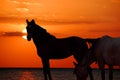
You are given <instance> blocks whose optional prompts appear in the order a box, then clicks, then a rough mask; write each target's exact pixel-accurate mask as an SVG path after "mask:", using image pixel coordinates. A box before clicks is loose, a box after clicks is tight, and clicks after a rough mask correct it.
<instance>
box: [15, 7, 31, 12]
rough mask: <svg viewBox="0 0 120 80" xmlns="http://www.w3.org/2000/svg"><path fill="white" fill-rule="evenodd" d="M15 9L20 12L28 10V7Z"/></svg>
mask: <svg viewBox="0 0 120 80" xmlns="http://www.w3.org/2000/svg"><path fill="white" fill-rule="evenodd" d="M16 10H17V11H20V12H28V11H29V9H28V8H16Z"/></svg>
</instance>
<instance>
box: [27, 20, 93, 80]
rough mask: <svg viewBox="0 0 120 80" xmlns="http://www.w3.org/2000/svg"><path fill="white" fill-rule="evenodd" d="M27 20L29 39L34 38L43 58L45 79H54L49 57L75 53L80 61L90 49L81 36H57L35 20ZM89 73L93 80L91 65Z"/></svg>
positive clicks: (57, 57)
mask: <svg viewBox="0 0 120 80" xmlns="http://www.w3.org/2000/svg"><path fill="white" fill-rule="evenodd" d="M26 22H27V26H26V29H27V40H28V41H30V40H31V38H32V39H33V42H34V44H35V46H36V48H37V54H38V56H39V57H41V60H42V64H43V73H44V79H45V80H48V78H49V80H52V77H51V73H50V63H49V59H64V58H67V57H69V56H71V55H73V56H74V58H75V59H76V61H77V62H80V61H81V60H82V58H83V56H84V55H85V53H86V51H87V50H88V47H87V44H86V42H85V41H84V39H82V38H80V37H76V36H71V37H67V38H56V37H55V36H53V35H51V34H49V33H48V32H47V31H46V30H45V29H43V28H42V27H41V26H39V25H37V24H36V23H35V21H34V20H32V21H30V22H29V21H28V20H26ZM88 73H89V74H90V76H91V80H93V76H92V73H91V68H90V67H88Z"/></svg>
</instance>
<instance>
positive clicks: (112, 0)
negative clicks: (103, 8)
mask: <svg viewBox="0 0 120 80" xmlns="http://www.w3.org/2000/svg"><path fill="white" fill-rule="evenodd" d="M111 2H113V3H120V0H111Z"/></svg>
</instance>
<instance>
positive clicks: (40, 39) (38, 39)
mask: <svg viewBox="0 0 120 80" xmlns="http://www.w3.org/2000/svg"><path fill="white" fill-rule="evenodd" d="M55 39H56V37H55V36H52V35H51V34H49V33H47V32H46V34H45V35H42V36H41V35H40V34H39V32H37V33H36V34H34V36H33V42H34V43H35V45H36V46H39V47H40V46H42V45H44V44H45V43H47V42H50V41H53V40H55Z"/></svg>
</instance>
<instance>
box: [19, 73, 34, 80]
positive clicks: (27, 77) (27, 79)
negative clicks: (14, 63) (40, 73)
mask: <svg viewBox="0 0 120 80" xmlns="http://www.w3.org/2000/svg"><path fill="white" fill-rule="evenodd" d="M19 80H35V79H34V75H33V74H32V72H30V71H25V72H22V75H21V77H20V79H19Z"/></svg>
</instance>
